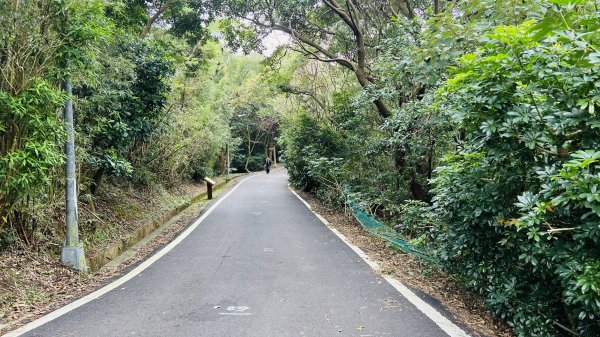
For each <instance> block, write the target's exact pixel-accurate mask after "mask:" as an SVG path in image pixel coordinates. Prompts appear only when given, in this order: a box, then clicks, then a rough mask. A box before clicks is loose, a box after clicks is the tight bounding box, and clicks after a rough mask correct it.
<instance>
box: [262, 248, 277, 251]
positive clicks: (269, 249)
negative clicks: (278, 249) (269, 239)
mask: <svg viewBox="0 0 600 337" xmlns="http://www.w3.org/2000/svg"><path fill="white" fill-rule="evenodd" d="M273 251H275V248H263V252H273Z"/></svg>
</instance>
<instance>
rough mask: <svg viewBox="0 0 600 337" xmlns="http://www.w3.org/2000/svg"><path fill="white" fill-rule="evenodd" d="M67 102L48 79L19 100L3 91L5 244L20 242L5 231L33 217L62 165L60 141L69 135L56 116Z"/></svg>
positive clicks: (0, 210) (0, 223) (0, 184)
mask: <svg viewBox="0 0 600 337" xmlns="http://www.w3.org/2000/svg"><path fill="white" fill-rule="evenodd" d="M63 100H64V95H63V94H62V93H61V92H60V91H59V90H58V89H57V88H54V87H52V86H51V85H50V84H49V83H47V82H45V81H43V80H38V81H36V82H34V83H33V84H32V86H31V87H29V88H27V89H26V90H25V91H23V92H21V93H20V94H19V95H17V96H11V95H9V94H8V93H6V92H3V91H0V120H1V121H2V124H3V126H4V128H3V130H2V131H1V132H0V134H1V135H2V142H1V148H0V153H1V154H2V156H1V157H0V205H1V206H0V216H1V218H0V233H2V235H1V236H2V238H0V241H6V242H5V243H8V242H10V241H14V233H15V230H11V229H6V228H4V227H6V226H19V224H16V223H15V218H16V217H21V216H23V214H30V212H32V211H33V209H32V207H31V204H32V203H33V202H35V201H38V200H40V199H41V200H43V196H44V194H45V193H46V191H47V189H48V188H50V185H51V176H52V174H54V173H55V171H56V169H57V168H58V167H60V164H61V163H62V160H63V155H62V151H61V147H60V146H59V144H58V143H57V141H58V140H60V139H63V137H62V136H63V135H64V131H63V126H62V123H61V122H60V121H59V120H58V119H57V116H56V111H57V109H58V108H59V107H60V105H61V104H62V103H63ZM21 225H25V224H21ZM17 232H20V228H18V229H17ZM11 233H13V234H11ZM11 237H13V239H11ZM0 248H3V245H0Z"/></svg>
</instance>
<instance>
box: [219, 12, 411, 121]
mask: <svg viewBox="0 0 600 337" xmlns="http://www.w3.org/2000/svg"><path fill="white" fill-rule="evenodd" d="M215 2H216V8H218V9H219V10H221V11H222V12H223V13H225V14H226V15H230V16H232V17H236V18H238V19H240V20H242V22H249V23H251V24H253V25H255V27H256V28H257V29H258V32H259V33H260V34H263V35H264V34H267V33H269V32H271V31H273V30H277V31H281V32H284V33H286V34H288V35H289V36H290V37H291V38H292V39H293V41H294V42H295V47H294V49H295V50H296V51H298V52H300V53H302V54H304V55H306V56H308V57H310V58H312V59H315V60H318V61H320V62H325V63H334V64H337V65H340V66H342V67H344V68H345V69H347V70H349V71H351V72H352V73H353V74H354V75H355V77H356V80H357V81H358V83H359V84H360V86H362V87H363V88H369V87H370V86H372V85H377V82H378V80H377V75H376V74H375V73H374V72H373V71H372V65H373V61H374V59H375V57H376V56H377V55H378V53H379V51H378V46H379V45H380V43H381V41H382V39H384V38H385V37H386V35H387V34H388V31H389V29H390V27H391V24H392V22H391V18H392V15H395V16H397V17H399V18H400V17H402V18H404V19H408V20H410V19H413V18H415V10H414V5H415V4H413V3H412V1H408V0H406V1H390V2H383V3H381V2H373V1H358V0H342V1H337V0H324V1H316V0H311V1H306V2H302V3H297V2H289V1H284V0H274V1H258V0H254V1H244V2H239V1H221V0H217V1H215ZM390 14H392V15H390ZM373 103H374V104H375V106H376V107H377V111H378V112H379V115H380V116H382V117H384V118H387V117H390V116H391V115H392V111H391V109H390V107H389V105H388V103H386V102H385V101H384V99H383V98H382V97H375V98H374V99H373Z"/></svg>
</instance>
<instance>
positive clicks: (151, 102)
mask: <svg viewBox="0 0 600 337" xmlns="http://www.w3.org/2000/svg"><path fill="white" fill-rule="evenodd" d="M105 55H106V57H105V58H104V59H103V60H102V61H101V62H100V63H101V65H102V68H103V69H105V70H106V73H105V74H106V76H104V77H103V78H101V79H99V82H98V83H96V84H95V85H94V86H93V87H92V86H91V85H86V84H83V85H81V86H80V87H77V88H76V90H75V94H76V95H77V96H79V102H80V104H81V108H82V113H81V114H79V116H80V117H78V119H77V122H76V125H77V126H78V129H80V130H81V131H80V132H81V134H83V135H86V136H87V137H89V143H90V145H89V147H90V148H89V150H88V152H87V153H88V156H89V157H88V159H87V160H88V163H89V164H90V165H91V166H92V167H93V168H94V169H96V170H101V171H105V172H107V173H109V174H112V175H115V176H127V175H129V174H130V173H131V172H132V170H133V168H132V164H131V159H128V158H127V153H128V152H129V151H130V150H131V148H132V147H135V146H140V145H141V144H143V143H145V142H147V141H148V140H149V139H150V136H151V135H152V134H153V133H154V132H155V130H156V129H157V126H158V124H159V123H160V122H161V119H162V118H163V115H164V107H165V105H166V104H167V101H168V93H169V92H170V83H169V79H170V77H171V76H172V75H173V65H172V62H171V61H170V60H169V59H168V57H167V56H166V55H165V53H164V51H162V50H161V49H160V47H157V46H152V45H150V44H148V43H146V42H143V41H135V40H130V41H123V42H120V43H119V44H117V45H116V46H111V49H110V50H108V51H105ZM95 184H99V181H97V182H95Z"/></svg>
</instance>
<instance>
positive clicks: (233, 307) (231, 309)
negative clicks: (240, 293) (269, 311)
mask: <svg viewBox="0 0 600 337" xmlns="http://www.w3.org/2000/svg"><path fill="white" fill-rule="evenodd" d="M248 309H250V307H247V306H239V307H236V306H229V307H227V311H235V312H243V311H246V310H248Z"/></svg>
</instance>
